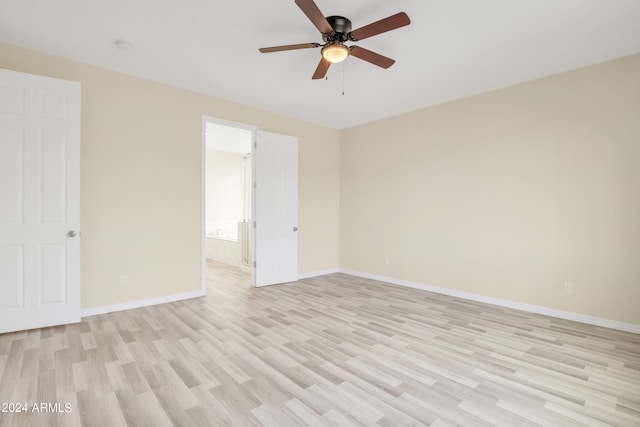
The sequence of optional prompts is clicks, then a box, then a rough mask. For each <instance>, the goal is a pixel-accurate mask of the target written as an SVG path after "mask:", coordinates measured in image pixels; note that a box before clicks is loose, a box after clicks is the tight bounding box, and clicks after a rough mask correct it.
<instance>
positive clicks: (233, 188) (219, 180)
mask: <svg viewBox="0 0 640 427" xmlns="http://www.w3.org/2000/svg"><path fill="white" fill-rule="evenodd" d="M245 157H247V155H246V154H240V153H228V152H224V151H218V150H207V154H206V165H205V169H206V173H205V176H206V178H205V179H206V183H205V187H206V197H205V199H206V218H207V221H215V220H230V219H235V220H236V221H241V220H243V219H244V218H243V216H244V213H245V206H244V203H245V198H244V194H245V193H244V191H245V188H244V186H245V176H244V174H245V172H244V160H243V159H244V158H245ZM248 169H250V167H249V168H248ZM247 177H249V176H247ZM249 178H250V177H249ZM247 190H249V188H248V187H247Z"/></svg>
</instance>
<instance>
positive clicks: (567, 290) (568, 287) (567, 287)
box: [563, 282, 573, 294]
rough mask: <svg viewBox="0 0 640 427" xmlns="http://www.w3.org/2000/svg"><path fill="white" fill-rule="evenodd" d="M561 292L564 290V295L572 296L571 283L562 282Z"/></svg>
mask: <svg viewBox="0 0 640 427" xmlns="http://www.w3.org/2000/svg"><path fill="white" fill-rule="evenodd" d="M563 290H564V293H565V294H572V293H573V283H570V282H564V288H563Z"/></svg>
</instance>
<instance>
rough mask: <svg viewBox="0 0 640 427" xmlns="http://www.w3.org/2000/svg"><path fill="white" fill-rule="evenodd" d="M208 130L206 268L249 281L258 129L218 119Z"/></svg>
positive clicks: (208, 121)
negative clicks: (242, 275)
mask: <svg viewBox="0 0 640 427" xmlns="http://www.w3.org/2000/svg"><path fill="white" fill-rule="evenodd" d="M203 127H204V129H203V131H204V144H203V145H204V153H203V154H204V156H203V157H204V162H203V163H204V164H203V168H204V173H203V175H204V176H203V181H204V182H203V188H204V194H203V196H204V214H203V217H204V243H203V252H204V256H205V269H206V266H207V265H208V266H209V267H210V268H211V266H212V265H217V266H220V267H227V268H234V269H238V270H240V271H242V272H244V273H246V274H247V276H249V275H251V273H252V266H251V263H252V252H253V244H252V241H253V236H252V227H251V226H250V225H251V223H252V176H253V159H252V145H253V141H254V139H255V137H254V136H255V129H253V128H251V127H248V126H244V125H240V124H236V123H232V122H225V121H221V120H218V119H212V118H205V119H204V123H203ZM204 273H205V275H206V272H204ZM249 283H252V282H251V281H249V282H248V284H249Z"/></svg>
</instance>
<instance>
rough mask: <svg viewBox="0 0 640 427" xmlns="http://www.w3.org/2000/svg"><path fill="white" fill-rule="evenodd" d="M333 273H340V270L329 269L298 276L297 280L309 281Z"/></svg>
mask: <svg viewBox="0 0 640 427" xmlns="http://www.w3.org/2000/svg"><path fill="white" fill-rule="evenodd" d="M333 273H340V269H339V268H330V269H328V270H321V271H312V272H311V273H304V274H299V275H298V280H304V279H309V278H311V277H317V276H324V275H327V274H333Z"/></svg>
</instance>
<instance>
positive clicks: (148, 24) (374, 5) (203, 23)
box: [0, 0, 640, 129]
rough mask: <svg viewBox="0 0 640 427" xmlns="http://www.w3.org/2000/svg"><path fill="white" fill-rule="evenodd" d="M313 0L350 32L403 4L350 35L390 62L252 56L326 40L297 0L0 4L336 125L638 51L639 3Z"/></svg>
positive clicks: (18, 23)
mask: <svg viewBox="0 0 640 427" xmlns="http://www.w3.org/2000/svg"><path fill="white" fill-rule="evenodd" d="M316 3H317V5H318V7H319V8H320V9H321V10H322V11H323V12H324V14H325V15H342V16H346V17H348V18H349V19H351V21H352V22H353V27H354V29H355V28H358V27H361V26H363V25H366V24H369V23H371V22H373V21H377V20H378V19H381V18H384V17H386V16H389V15H391V14H394V13H396V12H400V11H405V12H406V13H407V14H408V15H409V17H410V18H411V21H412V22H411V25H409V26H408V27H403V28H400V29H397V30H394V31H392V32H389V33H385V34H381V35H378V36H375V37H372V38H369V39H366V40H363V41H361V42H359V43H357V44H358V45H359V46H362V47H365V48H367V49H369V50H373V51H376V52H378V53H381V54H383V55H385V56H389V57H391V58H394V59H395V60H396V61H397V62H396V64H395V65H394V66H392V67H391V68H389V69H388V70H383V69H381V68H378V67H376V66H373V65H371V64H369V63H366V62H364V61H361V60H359V59H358V58H354V57H351V58H348V59H347V60H346V61H345V62H344V63H342V64H337V65H334V66H332V68H331V69H330V70H329V73H328V80H316V81H314V80H311V75H312V74H313V71H314V70H315V67H316V65H317V63H318V61H319V59H320V49H306V50H297V51H288V52H278V53H269V54H261V53H259V52H258V48H260V47H267V46H277V45H282V44H294V43H308V42H319V43H321V42H322V40H321V37H320V34H319V32H318V31H317V30H316V28H315V27H314V26H313V25H312V24H311V22H310V21H308V19H307V18H306V16H305V15H304V14H303V13H302V12H301V11H300V9H299V8H298V7H297V6H296V5H295V4H294V2H293V0H270V1H265V0H244V1H232V0H230V1H220V0H207V1H205V0H181V1H175V0H133V1H132V0H110V1H104V0H56V1H49V0H0V40H1V41H4V42H6V43H9V44H14V45H19V46H24V47H27V48H31V49H35V50H39V51H43V52H48V53H52V54H54V55H59V56H63V57H66V58H70V59H74V60H77V61H81V62H85V63H89V64H94V65H98V66H101V67H105V68H109V69H112V70H116V71H120V72H123V73H127V74H132V75H135V76H140V77H144V78H147V79H151V80H156V81H159V82H163V83H167V84H171V85H175V86H179V87H182V88H185V89H189V90H193V91H196V92H201V93H205V94H208V95H212V96H215V97H219V98H223V99H226V100H231V101H236V102H239V103H242V104H246V105H251V106H255V107H258V108H262V109H266V110H270V111H273V112H277V113H281V114H284V115H287V116H291V117H296V118H299V119H303V120H307V121H310V122H315V123H318V124H321V125H325V126H329V127H332V128H337V129H342V128H346V127H350V126H354V125H357V124H361V123H366V122H370V121H373V120H376V119H380V118H383V117H388V116H392V115H396V114H399V113H403V112H407V111H412V110H416V109H419V108H422V107H427V106H431V105H435V104H439V103H443V102H446V101H450V100H454V99H459V98H462V97H466V96H469V95H473V94H477V93H482V92H486V91H490V90H493V89H497V88H501V87H505V86H509V85H513V84H517V83H520V82H524V81H527V80H532V79H536V78H539V77H543V76H547V75H551V74H555V73H558V72H562V71H566V70H570V69H574V68H578V67H582V66H586V65H590V64H594V63H598V62H602V61H606V60H610V59H614V58H618V57H622V56H626V55H630V54H634V53H638V52H640V24H639V22H640V0H395V1H389V0H351V1H348V2H345V1H341V0H316ZM116 39H125V40H127V41H129V42H130V43H131V45H132V46H133V48H132V49H131V50H130V51H121V50H118V49H116V48H115V47H114V41H115V40H116ZM352 44H355V43H352ZM343 76H344V81H343ZM343 84H344V91H345V93H344V95H342V88H343Z"/></svg>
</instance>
